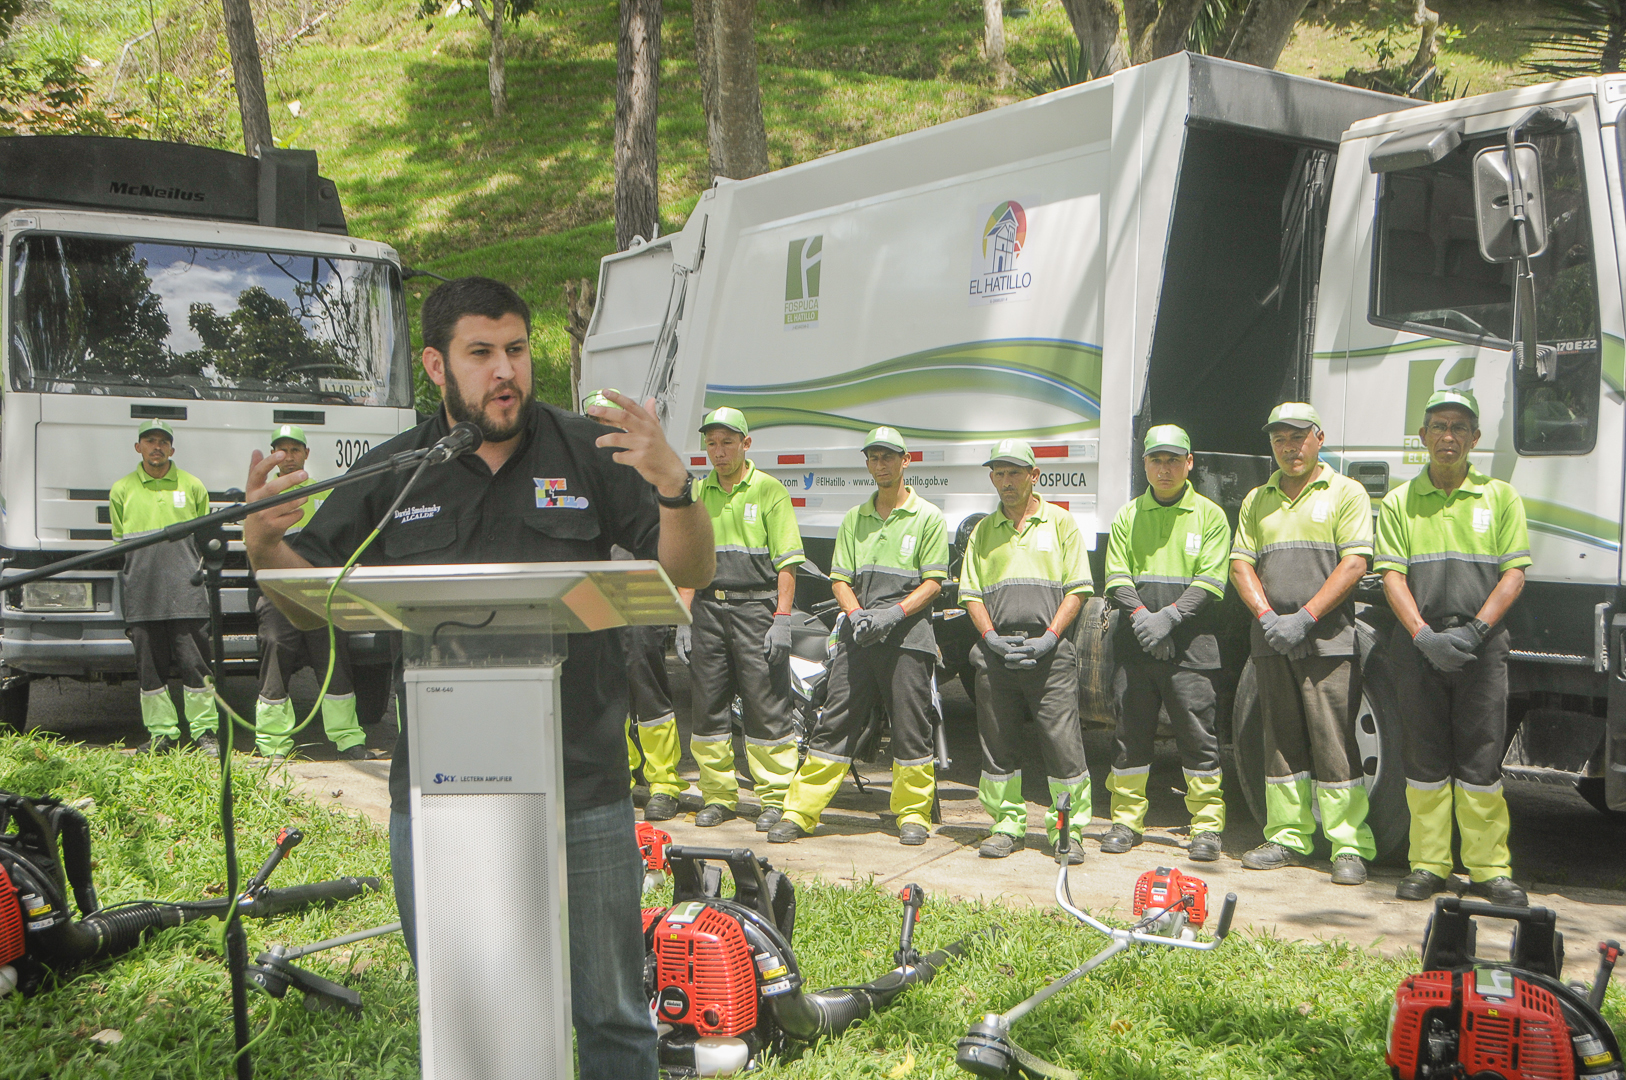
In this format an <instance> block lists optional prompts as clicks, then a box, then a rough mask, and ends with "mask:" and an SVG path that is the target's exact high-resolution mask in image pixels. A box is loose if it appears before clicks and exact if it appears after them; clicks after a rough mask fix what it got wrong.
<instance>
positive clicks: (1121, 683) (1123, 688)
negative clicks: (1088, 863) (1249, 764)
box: [1101, 424, 1231, 862]
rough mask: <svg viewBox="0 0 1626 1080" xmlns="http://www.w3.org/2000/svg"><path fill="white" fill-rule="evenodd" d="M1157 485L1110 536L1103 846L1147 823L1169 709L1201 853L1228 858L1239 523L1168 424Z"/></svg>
mask: <svg viewBox="0 0 1626 1080" xmlns="http://www.w3.org/2000/svg"><path fill="white" fill-rule="evenodd" d="M1143 445H1144V448H1145V453H1144V454H1143V456H1142V458H1141V461H1142V463H1143V464H1144V465H1145V468H1146V481H1147V490H1146V491H1145V492H1144V493H1142V494H1141V496H1140V497H1139V498H1137V499H1134V500H1132V501H1131V502H1129V503H1128V504H1126V505H1125V506H1124V508H1123V509H1122V510H1119V511H1118V515H1117V517H1115V518H1113V520H1112V535H1111V539H1110V540H1108V542H1107V568H1106V569H1107V580H1106V585H1105V590H1106V594H1107V597H1108V598H1109V599H1111V601H1112V603H1113V606H1114V607H1117V608H1118V609H1119V610H1120V611H1121V612H1122V614H1120V615H1119V616H1118V629H1117V633H1116V635H1115V640H1114V643H1113V655H1114V656H1116V657H1117V658H1118V661H1119V664H1120V665H1121V667H1120V670H1119V672H1118V677H1117V691H1118V693H1117V696H1118V731H1117V737H1116V739H1115V746H1114V752H1115V756H1114V758H1113V762H1112V775H1111V776H1110V777H1108V778H1107V788H1108V789H1109V790H1110V791H1111V792H1112V827H1111V828H1110V829H1109V830H1107V834H1106V836H1105V837H1103V838H1102V840H1101V850H1102V851H1104V852H1107V853H1108V854H1114V855H1116V854H1122V853H1123V852H1126V851H1128V850H1130V849H1131V848H1133V847H1136V846H1138V845H1139V844H1140V843H1141V842H1142V836H1143V834H1144V833H1145V831H1146V809H1147V799H1146V780H1147V777H1148V776H1149V775H1150V772H1151V765H1152V752H1153V746H1154V743H1155V741H1156V739H1157V723H1158V711H1159V709H1165V710H1167V711H1168V715H1169V726H1170V727H1172V728H1173V729H1174V738H1175V743H1176V744H1177V745H1178V746H1179V748H1180V764H1181V767H1182V768H1183V769H1184V771H1185V778H1186V810H1187V811H1189V812H1190V814H1191V845H1190V855H1191V858H1192V859H1194V860H1196V861H1197V862H1213V861H1215V860H1216V859H1218V858H1219V857H1220V850H1221V836H1222V834H1223V833H1224V832H1225V796H1224V794H1223V793H1222V792H1221V790H1220V757H1219V739H1218V737H1217V736H1216V735H1215V733H1214V708H1215V703H1216V701H1217V700H1218V698H1217V694H1216V692H1215V687H1214V675H1215V673H1216V672H1217V671H1218V670H1219V666H1220V653H1219V641H1218V639H1217V638H1216V637H1215V636H1214V632H1215V630H1216V629H1217V627H1218V622H1219V608H1218V603H1219V601H1220V600H1223V599H1224V598H1225V574H1226V567H1227V564H1228V563H1229V561H1230V556H1231V525H1230V523H1229V522H1228V521H1226V520H1225V511H1224V510H1221V509H1220V508H1219V507H1218V506H1217V505H1215V504H1214V503H1213V502H1211V501H1209V500H1208V499H1205V498H1203V497H1202V496H1201V495H1199V494H1197V491H1196V489H1195V488H1193V487H1192V486H1191V481H1190V480H1189V479H1188V477H1190V475H1191V467H1192V464H1193V461H1194V459H1193V458H1192V455H1191V437H1190V436H1189V435H1187V434H1186V432H1185V430H1184V429H1183V428H1180V427H1177V426H1175V425H1174V424H1163V425H1160V426H1158V427H1154V428H1152V429H1151V430H1150V431H1148V432H1147V433H1146V441H1145V443H1144V444H1143Z"/></svg>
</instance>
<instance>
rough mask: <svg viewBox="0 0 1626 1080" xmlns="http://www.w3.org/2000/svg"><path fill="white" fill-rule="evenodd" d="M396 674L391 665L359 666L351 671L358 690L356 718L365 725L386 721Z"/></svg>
mask: <svg viewBox="0 0 1626 1080" xmlns="http://www.w3.org/2000/svg"><path fill="white" fill-rule="evenodd" d="M394 674H395V669H394V668H393V667H392V666H391V665H389V664H358V665H356V666H355V667H353V668H351V669H350V678H351V681H352V682H353V683H354V684H355V688H356V716H357V718H358V719H359V720H360V721H361V722H362V723H363V724H377V723H380V722H381V721H382V720H383V719H384V712H385V710H386V709H387V708H388V707H389V703H390V689H391V682H392V681H393V680H392V676H393V675H394Z"/></svg>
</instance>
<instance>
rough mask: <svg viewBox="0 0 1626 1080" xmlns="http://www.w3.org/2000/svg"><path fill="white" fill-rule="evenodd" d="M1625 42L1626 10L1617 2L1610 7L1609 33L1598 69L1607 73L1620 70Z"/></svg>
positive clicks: (1599, 59)
mask: <svg viewBox="0 0 1626 1080" xmlns="http://www.w3.org/2000/svg"><path fill="white" fill-rule="evenodd" d="M1623 44H1626V10H1623V9H1622V7H1621V5H1620V3H1619V2H1618V0H1617V2H1616V3H1615V4H1613V5H1611V7H1610V8H1609V33H1608V34H1607V36H1605V38H1604V42H1603V54H1602V55H1601V56H1600V57H1599V58H1598V70H1599V71H1600V72H1602V73H1603V74H1605V75H1608V74H1610V73H1611V72H1616V71H1619V70H1620V61H1621V53H1622V51H1626V50H1623Z"/></svg>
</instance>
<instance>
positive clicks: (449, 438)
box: [425, 420, 485, 465]
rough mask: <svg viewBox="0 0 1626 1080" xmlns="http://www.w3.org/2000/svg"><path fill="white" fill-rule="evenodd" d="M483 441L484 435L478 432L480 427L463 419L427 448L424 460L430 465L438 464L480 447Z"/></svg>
mask: <svg viewBox="0 0 1626 1080" xmlns="http://www.w3.org/2000/svg"><path fill="white" fill-rule="evenodd" d="M484 441H485V437H484V436H483V435H481V434H480V428H479V427H478V426H477V425H475V424H472V423H470V422H469V421H467V420H464V421H462V422H461V423H459V424H458V425H456V426H455V427H453V428H452V430H451V431H449V432H447V433H446V437H445V438H443V439H441V440H440V441H439V442H437V443H436V444H435V445H434V446H432V447H430V448H429V454H428V455H427V457H426V458H425V460H426V461H427V462H428V463H429V464H431V465H439V464H441V463H442V462H446V461H450V460H452V459H453V458H455V457H461V456H463V455H464V454H468V453H472V452H474V451H475V450H478V449H480V444H481V443H482V442H484Z"/></svg>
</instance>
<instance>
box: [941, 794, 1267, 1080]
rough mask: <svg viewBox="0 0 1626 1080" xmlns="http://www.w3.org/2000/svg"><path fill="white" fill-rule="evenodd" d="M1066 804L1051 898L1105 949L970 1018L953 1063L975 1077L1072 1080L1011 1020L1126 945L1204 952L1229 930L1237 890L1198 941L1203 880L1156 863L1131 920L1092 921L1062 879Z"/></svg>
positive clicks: (1060, 805) (1061, 804)
mask: <svg viewBox="0 0 1626 1080" xmlns="http://www.w3.org/2000/svg"><path fill="white" fill-rule="evenodd" d="M1071 805H1072V800H1071V797H1070V796H1068V795H1066V794H1063V795H1061V796H1060V797H1059V798H1057V800H1056V817H1057V821H1056V827H1057V829H1058V830H1059V833H1058V834H1057V837H1056V858H1057V861H1058V862H1060V863H1061V868H1060V869H1059V870H1058V871H1057V873H1056V903H1057V904H1059V905H1060V906H1061V909H1062V910H1063V911H1065V912H1067V914H1069V915H1071V916H1072V917H1073V918H1075V919H1077V920H1078V921H1079V922H1081V923H1083V924H1084V925H1086V926H1088V927H1091V928H1092V929H1095V930H1099V931H1100V932H1101V933H1103V934H1105V935H1106V936H1107V937H1108V938H1110V939H1111V941H1110V943H1109V944H1108V945H1107V947H1106V948H1104V949H1102V950H1101V951H1100V952H1098V953H1096V954H1095V955H1094V956H1092V957H1090V958H1089V959H1088V960H1086V961H1084V962H1083V963H1082V964H1080V965H1078V967H1076V968H1074V969H1073V970H1071V971H1069V972H1068V973H1067V974H1065V975H1063V976H1061V977H1060V978H1058V979H1055V980H1054V981H1052V982H1051V983H1050V984H1049V985H1048V986H1045V987H1044V988H1043V989H1041V990H1040V991H1039V992H1038V993H1036V994H1034V995H1033V996H1032V997H1030V998H1028V999H1027V1000H1026V1001H1023V1002H1021V1003H1019V1004H1018V1005H1017V1006H1016V1007H1015V1008H1013V1009H1011V1010H1010V1011H1008V1012H1004V1013H988V1014H986V1015H985V1016H983V1018H982V1019H981V1020H979V1021H977V1022H976V1023H975V1024H972V1025H971V1029H970V1030H969V1031H967V1032H966V1033H965V1037H964V1038H962V1039H961V1040H960V1041H959V1042H958V1043H956V1044H955V1054H954V1063H955V1064H956V1065H958V1066H960V1068H962V1069H964V1070H965V1071H966V1072H968V1073H971V1074H973V1075H975V1076H992V1077H1002V1076H1009V1075H1010V1074H1011V1070H1013V1069H1015V1070H1016V1071H1017V1072H1018V1073H1021V1074H1023V1075H1026V1076H1038V1077H1046V1078H1048V1080H1078V1074H1077V1073H1075V1072H1073V1071H1072V1070H1071V1069H1065V1068H1062V1067H1061V1066H1059V1065H1052V1064H1051V1063H1050V1062H1048V1061H1045V1060H1044V1059H1043V1058H1041V1057H1039V1056H1038V1055H1036V1054H1033V1053H1030V1052H1028V1051H1027V1050H1024V1049H1023V1048H1022V1047H1020V1046H1018V1045H1017V1044H1016V1040H1014V1039H1012V1038H1011V1026H1012V1025H1013V1024H1015V1023H1016V1022H1017V1021H1018V1020H1020V1019H1022V1017H1024V1016H1026V1015H1027V1014H1028V1013H1030V1012H1032V1011H1033V1010H1034V1009H1036V1008H1038V1007H1039V1006H1040V1005H1042V1004H1044V1002H1045V1001H1047V1000H1048V999H1049V998H1050V997H1051V995H1053V994H1056V993H1059V992H1061V991H1062V990H1064V989H1066V988H1067V987H1068V986H1069V985H1071V984H1072V983H1073V982H1075V981H1076V980H1078V979H1081V978H1083V977H1084V976H1085V975H1088V974H1089V973H1090V972H1092V971H1094V970H1095V969H1096V968H1098V967H1100V966H1101V965H1102V964H1104V963H1106V962H1107V961H1108V960H1110V959H1112V958H1113V957H1114V956H1117V955H1118V954H1119V953H1121V952H1123V951H1125V950H1126V949H1128V948H1129V947H1130V946H1131V945H1165V946H1168V947H1170V948H1175V949H1190V950H1192V951H1194V952H1208V951H1210V950H1212V949H1217V948H1218V947H1219V944H1220V942H1222V941H1224V940H1225V937H1226V935H1227V934H1229V933H1230V932H1231V916H1232V915H1233V914H1235V912H1236V893H1227V894H1226V896H1225V903H1224V904H1223V905H1222V906H1221V908H1220V916H1219V925H1218V926H1217V927H1215V929H1214V940H1213V941H1209V942H1201V943H1199V942H1198V941H1197V940H1196V934H1194V933H1193V932H1192V927H1194V926H1197V927H1200V926H1202V924H1203V923H1204V922H1206V921H1207V919H1208V885H1207V883H1206V882H1204V881H1203V880H1202V879H1201V878H1196V877H1191V876H1189V875H1186V874H1182V873H1181V872H1180V871H1179V870H1175V869H1171V868H1169V867H1162V866H1160V867H1158V868H1157V869H1156V870H1148V871H1147V872H1146V873H1144V874H1142V875H1141V877H1140V880H1139V881H1138V882H1136V883H1135V915H1136V916H1137V917H1138V919H1137V921H1136V922H1135V923H1134V924H1133V925H1132V926H1130V927H1128V928H1126V929H1117V928H1114V927H1111V926H1108V925H1106V924H1105V923H1102V922H1097V921H1096V920H1095V919H1092V918H1091V917H1090V916H1089V914H1088V913H1086V912H1083V911H1080V910H1079V909H1078V908H1077V907H1076V906H1075V905H1074V904H1073V893H1072V888H1071V887H1070V886H1069V885H1068V883H1067V849H1068V847H1069V846H1071V838H1070V837H1069V835H1068V831H1067V829H1068V824H1069V822H1068V819H1069V817H1070V816H1071V815H1070V810H1071Z"/></svg>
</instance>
